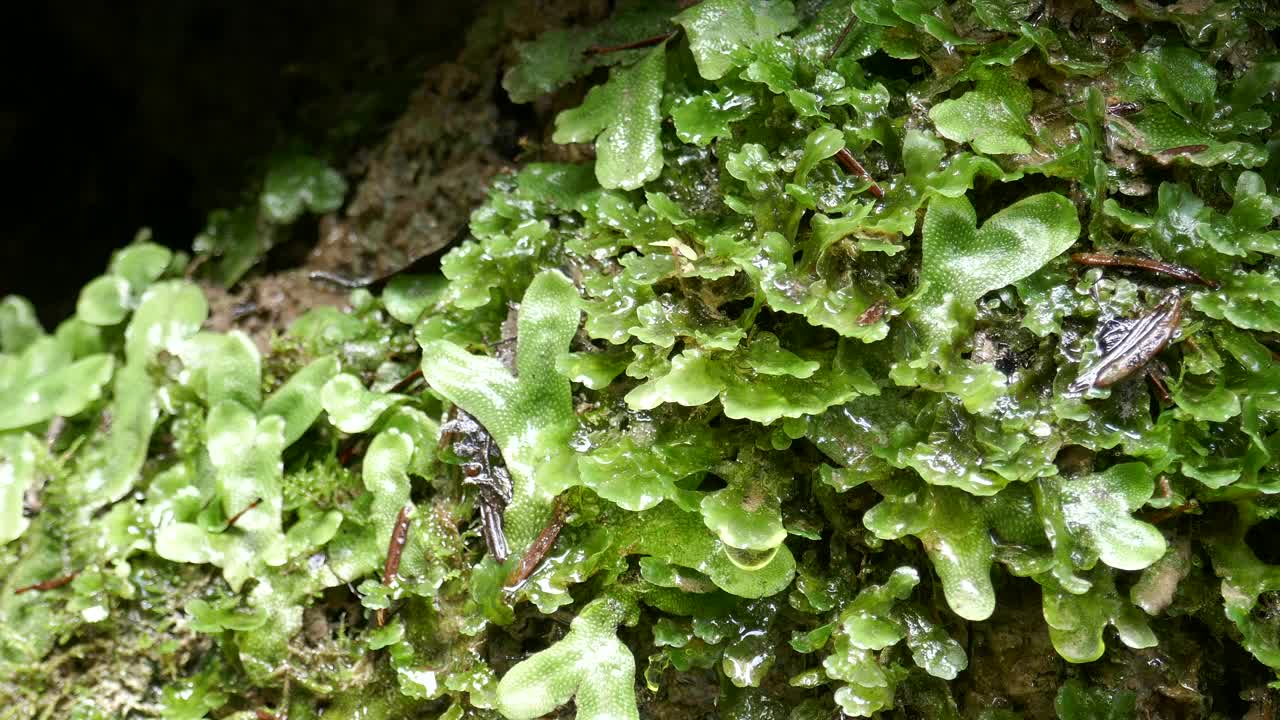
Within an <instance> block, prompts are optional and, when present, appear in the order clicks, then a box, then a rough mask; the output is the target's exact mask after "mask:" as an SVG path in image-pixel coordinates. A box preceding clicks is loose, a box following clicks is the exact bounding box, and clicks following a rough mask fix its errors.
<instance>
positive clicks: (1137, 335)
mask: <svg viewBox="0 0 1280 720" xmlns="http://www.w3.org/2000/svg"><path fill="white" fill-rule="evenodd" d="M1181 320H1182V293H1181V292H1179V291H1177V290H1174V291H1173V292H1171V293H1169V294H1168V295H1166V296H1165V297H1164V298H1163V299H1162V300H1161V301H1160V302H1159V303H1158V304H1157V305H1156V307H1155V309H1154V310H1152V311H1151V312H1150V313H1148V314H1146V315H1143V316H1142V317H1140V318H1138V319H1137V320H1116V321H1113V322H1112V323H1110V325H1108V326H1107V327H1105V328H1103V329H1102V330H1101V332H1100V333H1099V338H1098V344H1099V346H1101V348H1102V357H1100V358H1098V359H1097V360H1096V361H1094V363H1093V364H1092V365H1090V366H1089V367H1087V368H1085V369H1084V370H1082V371H1080V376H1079V377H1077V378H1076V380H1075V382H1073V383H1071V384H1070V385H1069V386H1067V390H1068V391H1069V392H1073V393H1082V392H1085V391H1087V390H1089V389H1091V388H1103V387H1107V386H1109V385H1114V384H1115V383H1117V382H1119V381H1121V380H1123V379H1125V378H1127V377H1129V376H1130V375H1132V374H1133V373H1134V372H1136V371H1137V370H1139V369H1140V368H1142V367H1143V366H1144V365H1146V364H1147V362H1148V361H1149V360H1151V358H1153V357H1155V356H1156V355H1158V354H1159V353H1160V351H1161V350H1164V348H1165V346H1166V345H1168V344H1169V340H1170V338H1172V337H1173V333H1174V332H1176V331H1177V329H1178V323H1179V322H1180V321H1181Z"/></svg>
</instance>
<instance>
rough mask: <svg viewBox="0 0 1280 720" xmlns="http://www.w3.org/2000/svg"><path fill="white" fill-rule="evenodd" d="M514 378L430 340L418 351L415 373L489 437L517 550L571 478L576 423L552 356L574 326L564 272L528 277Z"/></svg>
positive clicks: (496, 365) (489, 361) (495, 363)
mask: <svg viewBox="0 0 1280 720" xmlns="http://www.w3.org/2000/svg"><path fill="white" fill-rule="evenodd" d="M520 307H521V309H520V320H519V330H518V335H517V337H518V338H519V345H518V350H517V354H516V370H517V372H518V374H517V375H514V376H513V375H512V373H511V371H509V370H508V369H507V368H506V367H505V366H503V364H502V363H501V362H500V361H499V360H497V359H496V358H491V357H480V356H476V355H472V354H470V353H468V352H467V351H466V349H465V348H462V347H459V346H458V345H456V344H454V343H451V342H448V341H444V340H434V341H431V342H428V343H425V344H424V345H423V348H422V375H423V377H425V378H426V379H427V382H429V383H430V384H431V387H432V388H433V389H434V390H435V391H436V392H438V393H440V394H441V395H442V396H444V397H445V398H448V399H449V400H450V401H451V402H455V403H457V404H458V406H459V407H461V408H462V409H463V410H466V411H467V412H469V413H471V414H472V415H474V416H475V417H476V418H477V419H478V420H479V421H480V422H481V423H482V424H483V425H484V427H485V428H486V429H488V431H489V432H490V433H491V434H492V435H493V437H494V440H496V441H497V443H498V446H499V447H500V448H501V449H502V456H503V458H504V459H505V460H506V462H507V466H508V467H509V468H510V470H511V476H512V479H513V480H514V484H515V487H514V489H513V495H512V501H511V505H510V506H509V507H508V508H507V511H506V521H505V523H504V525H505V527H506V532H507V537H508V538H509V540H510V542H511V547H512V550H513V552H516V553H519V552H521V551H522V549H523V548H525V547H526V546H527V545H528V544H529V543H530V542H532V541H533V539H534V537H535V536H537V534H538V532H539V531H540V530H541V529H542V526H543V525H544V524H545V523H546V520H547V517H548V516H549V514H550V510H551V500H552V499H553V498H554V497H555V496H556V495H557V494H559V493H560V492H562V491H563V490H564V489H565V488H567V487H569V486H570V485H573V484H574V483H575V482H576V481H577V469H576V467H575V466H574V463H573V457H572V454H571V452H570V450H569V445H568V440H569V435H570V434H571V433H572V432H573V430H574V427H575V425H576V421H575V419H574V415H573V408H572V405H571V399H570V395H569V382H568V380H566V379H565V378H563V377H562V376H560V375H559V374H558V373H557V372H556V369H555V359H556V357H557V356H558V355H559V354H560V353H563V352H564V351H565V350H566V349H567V348H568V345H569V340H570V339H571V338H572V337H573V335H574V333H575V332H577V329H578V317H579V311H578V303H577V293H576V291H575V290H574V288H573V285H572V284H571V283H570V282H569V280H568V278H566V277H565V276H564V275H562V274H560V273H558V272H553V271H547V272H543V273H541V274H539V275H538V276H537V277H536V278H534V281H533V283H532V284H531V285H530V286H529V291H528V292H527V293H526V294H525V297H524V302H523V303H521V306H520Z"/></svg>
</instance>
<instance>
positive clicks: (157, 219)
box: [0, 0, 474, 329]
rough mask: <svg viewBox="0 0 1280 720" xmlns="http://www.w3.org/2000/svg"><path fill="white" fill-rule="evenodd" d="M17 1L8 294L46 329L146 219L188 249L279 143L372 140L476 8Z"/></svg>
mask: <svg viewBox="0 0 1280 720" xmlns="http://www.w3.org/2000/svg"><path fill="white" fill-rule="evenodd" d="M444 7H445V8H447V11H445V10H444V9H443V8H442V7H441V4H438V3H434V2H422V1H421V0H418V1H411V0H380V1H376V2H368V1H367V0H312V1H311V2H307V3H284V2H268V3H259V2H255V3H225V2H214V1H212V0H188V1H179V2H173V0H144V1H142V2H134V3H128V4H126V3H111V2H106V1H105V0H99V1H98V2H72V1H70V0H60V1H59V0H54V1H52V2H47V3H14V4H12V5H11V6H10V7H7V8H6V12H5V13H4V16H5V17H4V20H3V22H2V23H0V24H2V25H4V26H5V32H4V34H3V35H4V36H7V39H6V41H5V42H4V43H3V44H4V46H5V50H4V51H3V53H4V57H3V58H2V59H3V61H4V66H3V67H4V70H3V73H4V74H5V76H6V78H5V80H4V82H3V84H2V85H0V88H2V89H3V92H0V169H2V170H3V172H4V175H5V176H6V178H7V181H6V182H5V183H4V186H5V189H4V190H3V191H0V197H2V198H3V200H0V203H3V204H2V205H0V296H3V295H8V294H15V293H16V294H19V295H24V296H26V297H28V298H29V299H30V300H31V301H32V302H34V303H35V304H36V307H37V309H38V311H39V313H40V316H41V319H42V320H43V321H44V322H45V324H46V326H48V327H49V329H52V327H53V325H54V324H56V322H58V321H59V320H61V319H63V318H65V317H66V316H68V315H69V314H71V313H72V312H74V309H75V300H76V296H77V294H78V292H79V289H80V287H81V286H83V285H84V284H85V283H86V282H87V281H89V280H90V279H92V278H93V277H95V276H96V275H98V274H100V273H102V272H103V271H104V270H105V268H106V264H107V262H108V259H109V258H110V255H111V251H112V249H114V248H117V247H119V246H121V245H124V244H126V243H128V242H129V241H130V240H131V239H132V238H133V236H134V234H135V233H136V232H137V230H138V229H139V228H141V227H143V226H148V227H150V228H152V230H153V232H154V240H155V241H156V242H159V243H162V244H165V245H168V246H169V247H172V248H175V249H190V246H191V241H192V240H193V239H194V237H195V235H196V233H198V232H199V231H200V229H201V228H202V227H203V226H204V222H205V216H206V214H207V213H208V212H209V211H210V210H212V209H215V208H218V207H230V206H234V205H236V204H238V203H240V202H242V201H243V200H244V198H245V197H246V192H247V190H248V189H251V188H252V184H253V183H254V182H255V181H256V179H257V178H258V177H260V173H261V169H262V165H261V164H262V162H263V160H264V158H265V157H266V156H267V155H268V154H269V153H270V152H271V151H272V150H273V149H274V148H279V147H281V145H282V144H285V143H291V144H294V145H297V144H299V143H301V144H303V145H306V146H309V147H312V148H320V149H321V150H322V153H323V154H324V155H326V156H328V157H330V158H332V159H333V160H334V162H335V164H336V165H337V166H338V167H342V159H343V157H344V156H345V155H349V154H350V153H351V152H354V151H355V150H356V149H357V148H358V147H360V146H362V145H368V144H372V143H376V141H377V138H378V137H379V135H380V133H381V132H384V131H385V129H386V126H387V125H388V124H389V123H390V122H391V121H392V120H394V118H395V116H396V115H397V114H398V112H399V111H400V110H401V109H402V108H403V106H404V102H405V100H406V98H407V97H408V94H409V93H410V92H412V90H413V89H414V88H415V87H417V85H418V84H420V83H421V81H422V73H423V71H424V69H425V68H426V67H428V66H429V65H430V64H431V63H434V62H440V61H442V60H445V59H449V58H451V57H453V56H454V55H455V54H456V52H457V50H458V49H459V48H460V47H461V45H462V41H463V31H464V29H465V28H466V26H467V25H468V24H469V22H470V21H471V19H472V16H473V15H474V7H473V6H472V5H470V4H467V5H462V4H459V5H456V6H455V4H454V3H447V4H445V5H444Z"/></svg>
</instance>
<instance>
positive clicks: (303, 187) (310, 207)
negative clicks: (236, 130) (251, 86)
mask: <svg viewBox="0 0 1280 720" xmlns="http://www.w3.org/2000/svg"><path fill="white" fill-rule="evenodd" d="M346 193H347V181H346V179H345V178H343V177H342V174H341V173H339V172H338V171H337V170H334V169H333V168H332V167H330V166H329V165H328V164H327V163H326V162H325V161H324V160H323V159H321V158H318V157H315V156H312V155H307V154H304V153H298V152H289V153H285V154H282V155H279V156H277V157H274V158H272V159H271V160H270V161H269V162H268V164H267V167H266V172H265V174H264V176H263V179H262V187H261V189H260V190H258V191H255V193H254V195H255V197H254V199H253V201H252V202H250V203H246V204H244V205H241V206H240V207H236V208H232V209H219V210H214V211H213V212H211V213H209V217H208V220H207V222H206V223H205V227H204V230H203V231H202V232H201V233H200V234H199V235H197V236H196V239H195V250H196V251H197V252H199V253H203V254H204V255H205V256H206V257H207V258H209V259H210V260H211V261H212V262H211V263H210V266H209V267H208V268H207V269H205V270H204V272H206V273H207V274H208V277H210V278H212V279H213V280H214V281H215V282H217V283H219V284H221V285H223V286H225V287H231V286H232V285H235V284H236V283H237V282H239V280H240V278H241V277H243V276H244V274H245V273H247V272H249V270H251V269H252V268H253V266H254V265H256V264H257V263H258V262H259V261H261V260H262V258H263V256H264V255H265V254H266V253H267V251H268V250H270V249H271V248H272V246H273V245H275V243H276V242H277V239H278V238H279V236H280V235H281V230H282V229H283V228H285V227H286V226H288V225H289V224H291V223H293V222H295V221H296V220H297V219H298V218H300V217H301V216H302V214H303V213H305V212H310V213H316V214H324V213H329V212H333V211H334V210H337V209H338V208H340V207H342V202H343V199H344V198H345V196H346Z"/></svg>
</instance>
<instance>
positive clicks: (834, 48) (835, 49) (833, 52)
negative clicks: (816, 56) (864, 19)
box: [824, 13, 858, 62]
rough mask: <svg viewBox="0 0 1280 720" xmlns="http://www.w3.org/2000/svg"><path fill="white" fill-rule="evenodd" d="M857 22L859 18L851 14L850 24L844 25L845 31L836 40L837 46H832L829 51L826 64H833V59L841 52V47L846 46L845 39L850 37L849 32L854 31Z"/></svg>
mask: <svg viewBox="0 0 1280 720" xmlns="http://www.w3.org/2000/svg"><path fill="white" fill-rule="evenodd" d="M857 21H858V16H857V15H854V14H852V13H850V14H849V22H847V23H845V24H844V29H843V30H841V31H840V37H838V38H836V44H835V45H832V46H831V49H830V50H828V51H827V57H826V58H825V60H824V62H831V58H833V57H835V56H836V53H837V52H839V51H840V46H841V45H844V41H845V38H847V37H849V31H850V30H852V29H853V24H854V23H855V22H857Z"/></svg>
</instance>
